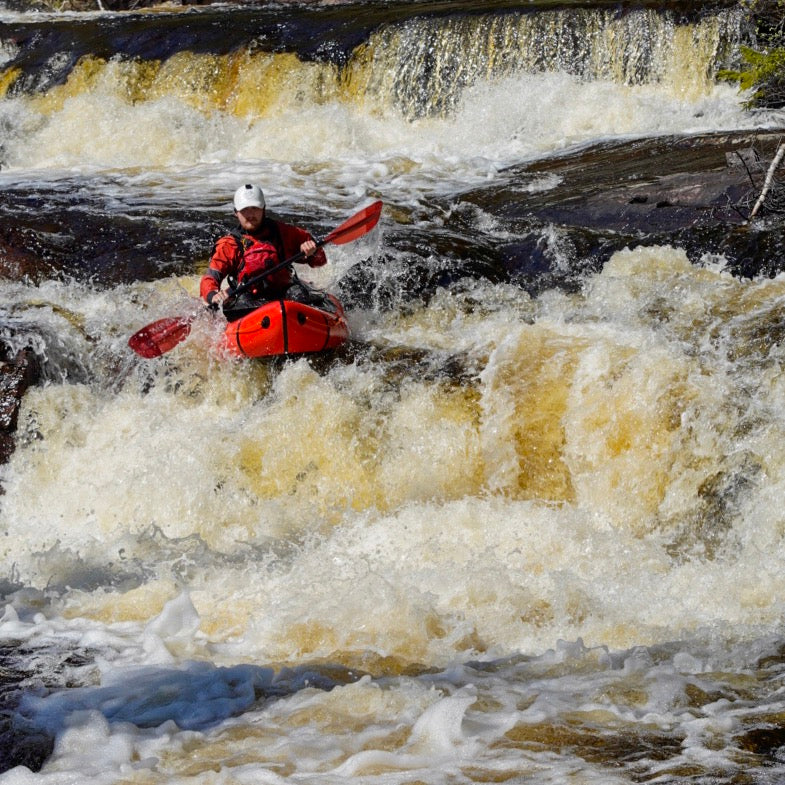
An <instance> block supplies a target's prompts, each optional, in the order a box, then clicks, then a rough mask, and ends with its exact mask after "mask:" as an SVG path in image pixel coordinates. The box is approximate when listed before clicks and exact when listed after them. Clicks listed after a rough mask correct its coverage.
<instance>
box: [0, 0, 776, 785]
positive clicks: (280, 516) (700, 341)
mask: <svg viewBox="0 0 785 785" xmlns="http://www.w3.org/2000/svg"><path fill="white" fill-rule="evenodd" d="M747 35H748V33H747V31H746V30H745V27H744V22H743V16H742V13H741V9H740V8H739V7H738V6H737V4H735V3H707V4H706V5H705V6H701V7H700V8H696V4H694V3H673V2H661V3H656V2H648V3H640V4H637V5H634V6H620V5H619V4H617V3H602V2H598V3H594V4H591V5H589V4H586V3H572V4H565V3H558V4H554V3H540V4H529V3H525V4H513V3H503V2H497V3H488V4H481V5H478V4H474V6H472V5H470V4H469V5H462V4H459V3H457V2H456V3H448V2H433V3H404V2H400V1H399V2H394V3H390V4H387V3H364V4H355V5H327V6H285V5H281V6H265V7H264V8H252V7H243V6H226V7H211V8H201V9H183V10H172V9H169V10H161V9H159V10H157V11H154V12H138V13H133V14H120V13H108V12H104V13H102V12H96V13H83V14H67V13H60V14H43V13H33V12H26V13H20V12H17V11H11V10H7V11H4V12H0V96H2V97H1V98H0V133H1V135H0V241H2V242H3V243H5V246H7V247H13V248H15V249H21V250H23V251H24V253H25V257H24V258H25V259H27V260H28V261H29V260H30V259H35V260H36V263H37V264H36V265H35V266H34V267H33V268H31V269H22V268H20V267H19V264H20V263H17V265H16V266H15V265H14V264H12V261H11V259H10V257H8V258H6V259H2V258H0V262H2V263H3V265H4V266H3V268H2V272H3V277H2V279H0V330H1V331H2V335H3V337H4V340H5V341H6V342H7V343H8V344H9V345H11V346H12V347H15V348H22V347H25V346H29V347H31V348H32V349H33V350H34V351H35V353H36V354H37V355H38V357H39V358H40V360H41V365H42V380H41V383H40V384H38V385H36V386H34V387H33V388H31V389H30V390H29V391H28V392H27V394H26V395H25V397H24V399H23V402H22V409H21V412H20V416H19V425H18V431H17V441H16V449H15V451H14V452H13V454H12V456H11V458H10V460H9V461H8V462H7V463H6V464H5V465H4V466H2V468H1V469H0V481H1V483H2V488H3V495H2V497H0V535H1V536H0V553H2V559H3V561H2V564H3V572H2V574H1V575H0V590H2V594H3V604H2V606H0V609H2V610H0V646H1V647H2V648H1V649H0V662H1V663H2V671H0V673H1V678H2V682H3V692H2V701H0V706H2V718H3V722H2V724H0V730H2V748H3V749H2V752H0V761H2V769H3V770H4V773H0V782H2V783H3V785H6V783H7V784H8V785H17V784H18V783H57V784H58V785H59V784H60V783H66V782H79V783H96V784H103V783H124V784H127V785H131V784H133V785H137V784H138V785H141V784H142V783H145V784H147V783H167V785H170V784H171V783H200V784H201V783H205V784H207V783H210V784H212V783H216V784H217V783H222V784H229V783H231V784H232V785H233V784H234V783H254V784H257V783H285V782H298V783H313V784H314V785H320V784H322V783H323V784H325V785H326V784H327V783H346V782H357V783H367V784H368V785H371V784H374V785H376V784H377V783H378V784H379V785H381V783H384V784H385V785H388V784H398V783H400V784H401V785H404V784H405V783H406V784H409V783H417V782H424V783H429V785H442V784H444V785H447V784H450V785H453V784H455V783H486V782H521V783H523V782H526V783H554V785H555V784H556V783H559V785H562V784H563V783H568V782H569V783H603V785H610V784H612V783H631V782H656V783H684V782H690V783H719V782H721V783H739V784H740V785H741V784H742V783H743V784H744V785H746V784H747V783H775V782H779V781H781V780H782V778H783V776H785V721H784V720H783V718H784V717H785V628H784V627H783V618H784V615H785V571H784V570H783V561H784V560H785V506H784V505H783V502H782V498H783V497H782V496H781V495H780V494H785V447H784V446H783V445H785V378H784V377H783V375H782V364H783V362H785V346H784V345H783V335H784V334H785V326H784V325H785V279H783V278H782V277H781V276H779V275H776V274H775V275H766V276H763V275H753V276H751V277H740V276H738V275H734V274H732V272H731V271H730V270H729V269H728V267H727V259H724V258H722V257H721V256H719V255H718V254H716V253H714V252H710V251H709V249H707V250H706V252H705V253H698V254H697V255H696V254H694V253H693V252H692V250H691V251H690V254H689V255H688V253H687V250H686V249H685V248H681V247H678V246H676V245H668V246H663V245H657V244H654V245H652V244H650V243H647V242H645V239H646V238H645V237H643V238H642V242H640V243H632V244H630V245H629V246H628V247H626V248H624V249H621V250H616V251H614V252H613V253H610V254H609V258H608V259H607V260H605V262H604V263H603V264H602V265H601V266H600V267H598V268H596V269H591V270H584V271H583V272H581V273H580V274H577V273H575V264H576V259H575V258H574V254H572V253H571V252H569V249H568V246H569V243H568V242H567V241H566V239H565V236H564V234H563V232H562V230H561V229H560V227H559V226H557V225H546V226H542V227H541V228H540V229H538V231H539V232H540V235H541V239H542V244H543V245H545V246H547V248H548V249H549V255H550V257H549V258H550V263H551V265H552V267H553V269H555V270H557V271H559V270H561V271H562V273H563V276H562V277H561V279H560V282H559V281H557V282H556V283H554V285H552V286H551V285H548V286H543V287H542V288H541V290H538V291H536V292H535V291H532V290H530V289H527V288H526V287H522V286H520V285H519V283H518V282H516V279H515V277H514V276H510V275H509V274H508V273H509V271H508V270H505V269H504V268H503V266H499V265H498V263H497V262H498V259H496V257H494V255H493V253H492V252H491V251H492V249H494V248H496V247H499V246H502V245H509V244H511V243H514V242H515V241H516V237H515V233H514V232H515V230H514V227H511V225H510V223H509V222H506V221H505V220H503V216H501V215H500V214H497V213H495V212H494V211H493V209H491V207H490V206H489V205H492V204H493V198H492V197H493V194H494V193H495V192H496V191H497V190H499V189H501V188H502V187H504V189H506V192H505V193H510V194H512V195H513V196H511V197H510V198H514V199H516V200H517V202H518V204H519V205H525V204H526V202H527V199H528V198H531V197H533V196H534V195H537V194H542V193H545V192H547V191H548V190H549V189H553V188H555V187H556V186H557V185H558V184H559V177H558V175H556V174H547V173H546V174H542V175H541V176H538V177H530V178H520V179H519V180H516V181H514V182H513V183H512V184H511V182H510V179H509V171H510V170H509V169H508V167H515V166H521V165H523V164H528V163H531V162H537V161H544V160H548V159H549V158H552V157H555V156H566V157H568V158H569V156H571V155H576V156H577V155H578V154H580V153H581V152H582V151H586V150H587V149H590V148H592V147H594V146H600V148H601V146H602V145H603V144H609V143H611V142H613V143H624V142H625V141H626V140H630V141H632V140H639V139H645V138H653V137H668V136H673V137H685V138H688V137H690V136H692V135H697V134H705V133H711V132H719V131H728V132H730V131H738V130H754V129H775V130H776V129H779V128H781V127H782V124H783V120H784V119H785V118H783V116H782V115H779V116H778V115H777V114H776V113H771V114H751V113H749V112H748V111H746V110H745V109H744V106H743V104H744V100H745V96H743V95H740V94H739V93H738V91H737V89H736V88H735V87H734V86H732V85H730V84H727V83H724V82H721V81H720V80H718V79H717V78H716V75H717V72H718V70H720V69H721V68H725V67H732V66H734V65H737V64H738V57H739V47H740V45H741V44H742V43H743V42H744V41H745V40H746V38H745V36H747ZM246 181H253V182H258V183H259V184H260V185H261V186H262V188H263V189H264V191H265V194H266V197H267V201H268V205H269V206H270V209H271V211H272V212H273V213H274V214H275V215H277V216H279V217H282V218H284V219H287V220H292V221H296V222H297V223H299V224H301V225H304V226H306V227H307V228H309V229H310V230H311V231H312V232H313V233H314V234H315V235H321V236H323V235H325V234H326V233H327V232H329V231H330V230H331V229H332V228H334V227H335V226H337V225H338V224H339V223H341V222H342V221H343V220H344V219H345V218H347V217H348V216H350V215H351V214H352V213H354V212H355V211H356V210H358V209H359V208H360V207H363V206H365V205H366V204H368V203H370V202H371V201H373V200H375V199H382V200H384V202H385V210H384V212H383V215H382V218H381V221H380V223H379V225H378V227H377V228H376V229H374V231H373V232H372V233H371V234H369V235H368V236H366V237H364V238H362V239H361V240H359V241H357V242H355V243H352V244H350V245H344V246H331V247H328V257H329V260H330V264H329V265H328V266H327V267H325V268H322V269H320V270H314V271H311V270H309V271H308V272H307V273H306V274H304V275H303V277H305V278H306V279H309V280H311V281H313V282H314V283H315V284H317V285H319V286H322V287H326V288H328V289H330V290H332V291H335V292H338V293H339V294H341V296H342V297H343V298H344V301H345V302H346V305H347V312H348V318H349V322H350V326H351V329H352V340H351V341H350V342H349V344H347V345H346V346H345V347H342V348H341V349H339V350H337V351H336V352H334V353H333V354H331V355H329V356H325V357H315V358H292V359H286V360H274V361H268V362H262V361H254V362H240V361H236V360H229V359H227V358H224V357H221V356H220V355H219V354H217V353H216V352H215V351H214V350H213V349H212V348H211V347H212V345H213V344H214V342H215V340H216V337H217V336H218V335H219V333H220V332H221V329H222V328H221V324H220V319H218V318H216V317H213V316H211V315H210V314H208V313H207V312H202V311H201V310H200V309H199V307H198V304H197V302H196V296H197V291H198V283H199V277H200V274H201V271H202V270H203V268H204V267H205V265H206V262H207V259H208V257H209V253H210V249H211V245H212V242H213V241H214V240H215V238H216V237H217V236H218V235H219V234H220V233H221V232H222V231H224V230H225V229H226V228H229V227H231V226H232V223H233V219H232V215H231V211H230V198H231V194H232V192H233V191H234V189H235V187H236V186H237V185H238V184H241V183H243V182H246ZM480 192H483V193H486V194H488V195H489V199H488V202H487V204H483V203H480V202H478V201H477V200H474V201H472V200H471V199H469V197H468V196H467V194H477V193H480ZM499 192H500V190H499ZM5 246H3V245H0V257H2V248H3V247H5ZM488 249H491V251H489V250H488ZM579 261H580V260H577V262H579ZM17 262H18V260H17ZM771 262H772V264H771V268H772V269H774V270H777V269H780V267H781V263H780V262H779V261H778V260H774V259H773V260H771ZM578 266H580V265H578ZM31 270H32V271H31ZM22 273H27V274H22ZM188 313H196V319H195V322H194V327H193V330H192V333H191V335H190V336H189V338H188V339H187V341H185V342H184V343H182V344H181V345H180V346H178V347H177V348H176V349H174V350H173V351H171V352H170V353H168V354H166V355H165V356H163V357H161V358H158V359H156V360H143V359H141V358H139V357H137V356H136V355H135V354H134V353H133V352H131V351H130V349H129V348H128V346H127V340H128V337H129V336H130V335H131V334H132V333H134V332H135V331H136V330H138V329H140V328H141V327H142V326H144V325H145V324H147V323H149V322H152V321H154V320H156V319H158V318H161V317H164V316H171V315H180V314H188Z"/></svg>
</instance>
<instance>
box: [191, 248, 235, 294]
mask: <svg viewBox="0 0 785 785" xmlns="http://www.w3.org/2000/svg"><path fill="white" fill-rule="evenodd" d="M239 261H240V254H239V249H238V247H237V240H235V238H234V237H232V236H231V235H226V237H221V239H220V240H218V242H217V243H216V244H215V249H214V250H213V255H212V257H211V258H210V264H209V265H208V267H207V272H206V273H205V274H204V275H203V276H202V280H201V282H200V283H199V296H200V297H201V298H202V299H203V300H205V301H207V297H208V295H209V294H210V292H217V291H218V290H219V289H220V288H221V282H222V281H223V279H224V278H226V276H227V275H237V266H238V263H239Z"/></svg>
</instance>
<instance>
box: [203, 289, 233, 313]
mask: <svg viewBox="0 0 785 785" xmlns="http://www.w3.org/2000/svg"><path fill="white" fill-rule="evenodd" d="M228 297H229V294H228V293H227V292H226V290H225V289H219V290H218V291H217V292H215V293H214V294H213V295H212V296H211V297H210V302H208V303H207V304H208V305H209V306H210V308H212V309H213V310H218V309H219V308H220V307H221V306H222V305H223V304H224V303H225V302H226V300H227V298H228Z"/></svg>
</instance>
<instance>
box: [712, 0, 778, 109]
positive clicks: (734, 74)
mask: <svg viewBox="0 0 785 785" xmlns="http://www.w3.org/2000/svg"><path fill="white" fill-rule="evenodd" d="M743 5H744V6H746V8H747V12H748V14H749V20H750V26H751V32H752V37H753V39H754V41H755V46H754V47H749V46H745V47H742V48H741V57H742V61H743V66H742V67H741V68H740V69H739V70H738V71H721V72H720V73H719V74H718V76H719V77H720V78H722V79H728V80H731V81H735V82H738V83H739V86H740V87H741V88H742V89H743V90H751V91H753V92H752V94H751V97H750V99H749V101H748V107H749V108H751V109H764V108H768V109H778V108H780V107H783V106H785V0H745V2H744V3H743Z"/></svg>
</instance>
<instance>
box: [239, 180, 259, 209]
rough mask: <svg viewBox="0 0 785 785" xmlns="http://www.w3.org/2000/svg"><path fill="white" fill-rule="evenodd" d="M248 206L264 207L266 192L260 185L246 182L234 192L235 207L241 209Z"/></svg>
mask: <svg viewBox="0 0 785 785" xmlns="http://www.w3.org/2000/svg"><path fill="white" fill-rule="evenodd" d="M246 207H264V194H263V193H262V189H261V188H259V186H258V185H251V184H250V183H246V184H245V185H241V186H240V187H239V188H238V189H237V190H236V191H235V192H234V209H235V210H237V211H240V210H243V209H245V208H246Z"/></svg>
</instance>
